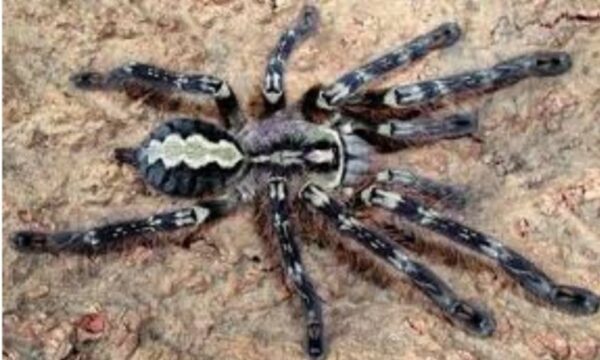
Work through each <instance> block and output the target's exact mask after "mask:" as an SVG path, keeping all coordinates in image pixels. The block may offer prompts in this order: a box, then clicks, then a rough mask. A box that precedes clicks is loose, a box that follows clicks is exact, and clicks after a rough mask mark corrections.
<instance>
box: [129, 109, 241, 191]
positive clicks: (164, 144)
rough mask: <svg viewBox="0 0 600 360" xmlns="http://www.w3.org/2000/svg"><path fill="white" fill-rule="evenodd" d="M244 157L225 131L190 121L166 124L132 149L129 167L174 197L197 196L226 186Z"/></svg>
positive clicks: (158, 188) (238, 169)
mask: <svg viewBox="0 0 600 360" xmlns="http://www.w3.org/2000/svg"><path fill="white" fill-rule="evenodd" d="M245 162H246V155H245V154H244V152H243V151H242V148H241V147H240V146H239V144H238V142H237V141H236V139H235V138H234V137H233V136H232V135H231V134H229V133H228V132H227V131H225V130H223V129H220V128H218V127H217V126H215V125H212V124H210V123H207V122H204V121H201V120H194V119H175V120H171V121H168V122H166V123H164V124H162V125H161V126H159V127H158V128H157V129H156V130H154V131H153V132H152V133H151V134H150V136H149V137H148V138H147V139H146V140H145V141H144V142H143V143H142V144H141V146H140V147H138V148H137V149H135V161H128V163H130V164H133V165H134V166H136V167H137V168H138V170H139V172H140V173H141V174H142V176H143V177H144V179H145V180H146V182H147V183H149V184H150V185H151V186H153V187H154V188H156V189H157V190H159V191H162V192H164V193H167V194H169V195H176V196H185V197H190V196H199V195H202V194H204V193H207V192H213V191H215V190H219V189H222V188H224V187H225V186H227V185H228V184H229V183H230V182H231V181H232V180H233V179H235V178H236V177H237V175H239V174H240V172H241V171H242V169H243V168H244V164H245Z"/></svg>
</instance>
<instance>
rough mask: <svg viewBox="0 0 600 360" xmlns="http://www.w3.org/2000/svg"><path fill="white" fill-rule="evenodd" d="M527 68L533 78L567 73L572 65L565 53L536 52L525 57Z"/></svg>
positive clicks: (569, 57)
mask: <svg viewBox="0 0 600 360" xmlns="http://www.w3.org/2000/svg"><path fill="white" fill-rule="evenodd" d="M526 63H528V64H527V67H528V68H529V70H530V71H531V73H532V74H533V75H534V76H557V75H560V74H563V73H565V72H567V71H568V70H569V69H570V68H571V66H572V65H573V61H572V60H571V56H570V55H569V54H568V53H565V52H559V51H547V52H537V53H534V54H532V55H531V56H528V57H527V56H526Z"/></svg>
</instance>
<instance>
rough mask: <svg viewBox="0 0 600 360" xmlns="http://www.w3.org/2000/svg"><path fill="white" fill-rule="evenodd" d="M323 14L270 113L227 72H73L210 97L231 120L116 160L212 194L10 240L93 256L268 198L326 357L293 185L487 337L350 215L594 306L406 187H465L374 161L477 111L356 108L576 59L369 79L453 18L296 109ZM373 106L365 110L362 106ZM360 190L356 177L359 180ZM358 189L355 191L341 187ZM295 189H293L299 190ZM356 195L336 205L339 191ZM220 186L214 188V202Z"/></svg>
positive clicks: (155, 137) (450, 295) (170, 184)
mask: <svg viewBox="0 0 600 360" xmlns="http://www.w3.org/2000/svg"><path fill="white" fill-rule="evenodd" d="M318 20H319V16H318V12H317V9H316V8H315V7H312V6H304V8H303V9H302V13H301V14H300V16H299V17H298V19H297V20H296V21H295V22H294V23H293V25H291V26H290V27H289V28H288V29H287V30H286V31H285V32H283V34H282V35H281V36H280V38H279V40H278V42H277V45H276V46H275V48H274V49H273V50H272V52H271V53H270V55H269V58H268V62H267V66H266V71H265V76H264V83H263V87H262V98H263V103H264V109H265V114H264V116H263V117H262V119H260V121H256V122H247V121H246V118H245V116H244V114H243V113H242V111H241V110H240V107H239V105H238V101H237V99H236V96H235V94H234V92H233V90H232V89H231V88H230V86H228V84H227V83H226V82H224V81H223V80H221V79H219V78H217V77H215V76H212V75H204V74H183V73H176V72H173V71H169V70H165V69H162V68H159V67H156V66H152V65H147V64H140V63H131V64H128V65H125V66H121V67H118V68H115V69H114V70H111V71H109V72H108V73H106V74H102V73H98V72H80V73H77V74H75V75H74V76H73V77H72V78H71V82H72V83H73V84H74V85H75V87H77V88H79V89H84V90H122V89H124V88H125V87H126V85H127V84H132V83H133V84H138V85H142V86H145V87H149V88H152V89H154V90H156V91H159V92H163V93H164V92H167V93H168V92H177V93H183V94H188V95H208V96H209V97H212V98H214V100H215V101H216V104H217V107H218V110H219V113H220V115H221V116H222V118H223V121H224V125H225V128H222V127H219V126H216V125H214V124H213V123H211V122H208V121H205V120H203V119H188V118H178V119H174V120H170V121H167V122H166V123H164V124H162V125H161V126H159V127H158V128H157V129H156V130H154V131H153V132H152V133H151V134H150V135H149V136H148V137H147V138H146V139H145V140H144V141H143V142H142V143H141V144H140V145H139V146H136V147H133V148H120V149H117V150H116V151H115V156H116V159H117V160H118V161H119V162H121V163H125V164H128V165H131V166H133V167H135V168H136V169H137V171H138V172H139V173H140V174H141V177H143V179H144V180H145V181H146V182H147V183H148V184H150V185H151V186H152V187H154V188H155V189H157V190H158V191H160V192H162V193H165V194H167V195H173V196H180V197H186V198H197V197H202V198H204V200H200V201H198V202H197V203H196V205H195V206H192V207H188V208H182V209H179V210H175V211H169V212H163V213H159V214H156V215H153V216H150V217H148V218H144V219H135V220H127V221H120V222H115V223H110V224H107V225H102V226H97V227H93V228H90V229H87V230H83V231H65V232H56V233H41V232H33V231H21V232H17V233H15V234H13V236H12V237H11V240H12V245H13V246H14V247H15V248H16V249H18V250H21V251H26V252H44V251H52V252H56V251H72V252H89V251H94V252H95V251H98V250H102V249H106V248H108V247H110V246H112V245H114V244H116V243H118V242H120V241H122V240H123V239H125V238H128V237H132V236H135V235H140V234H146V233H153V232H160V231H170V230H176V229H179V228H182V227H189V226H199V225H206V224H208V223H210V222H212V221H215V220H217V219H219V218H222V217H224V216H226V215H228V214H230V213H231V212H232V211H234V210H235V209H237V208H239V207H241V206H242V205H244V204H248V203H250V202H253V201H255V200H258V199H259V198H260V195H262V194H268V198H269V202H270V211H269V213H270V218H271V222H272V228H273V233H274V235H275V237H276V239H277V240H278V254H279V255H280V257H281V262H282V269H283V272H284V277H285V279H286V282H287V283H288V285H289V286H290V288H291V289H293V290H294V291H295V293H296V294H297V295H298V296H299V298H300V300H301V302H302V305H303V308H304V317H305V326H306V337H307V353H308V356H310V357H311V358H318V357H321V356H322V355H324V353H325V344H324V325H323V319H322V310H321V301H320V299H319V296H318V295H317V293H316V291H315V288H314V286H313V284H312V282H311V280H310V278H309V276H308V275H307V273H306V271H305V269H304V267H303V264H302V260H301V255H300V251H299V245H298V243H297V238H296V236H295V234H294V231H293V226H292V224H291V222H292V218H291V208H290V203H291V202H292V199H291V196H290V195H289V193H290V191H292V193H293V194H298V199H294V200H297V202H298V203H300V204H303V205H302V206H306V207H308V208H309V209H311V208H312V210H310V211H312V212H313V213H314V214H319V213H320V214H322V215H323V216H324V219H326V221H328V222H329V223H330V226H333V228H335V230H337V231H338V232H339V233H341V235H343V237H344V238H345V239H346V240H344V241H345V242H346V248H352V247H354V248H358V249H362V250H363V251H364V256H366V257H368V258H369V259H370V261H372V262H373V263H374V264H377V265H379V266H382V267H385V268H387V269H388V270H389V271H391V272H399V273H401V274H403V275H404V276H405V277H406V278H407V279H408V280H409V281H410V282H411V283H412V284H414V286H415V287H416V288H417V289H419V290H420V291H421V292H422V293H423V294H424V295H426V296H427V297H428V298H429V299H430V300H431V302H432V303H433V304H434V305H435V306H436V307H437V308H439V309H440V311H441V312H442V314H443V315H444V316H445V317H447V318H448V319H450V320H451V321H453V322H454V323H456V324H458V325H460V326H462V327H463V328H466V329H467V330H468V331H470V332H473V333H475V334H479V335H482V336H489V335H491V334H492V332H493V331H494V329H495V322H494V319H493V317H492V315H491V314H490V312H488V311H487V310H485V309H482V308H481V307H479V306H475V305H472V304H470V303H469V302H467V301H465V300H463V299H462V298H461V297H459V296H458V295H457V294H455V293H454V291H452V290H451V288H450V286H448V285H447V284H446V283H445V282H444V281H443V280H441V279H440V278H439V277H438V276H437V275H436V274H434V273H433V272H432V271H431V270H429V269H428V268H427V267H426V266H425V265H423V264H421V263H420V262H417V261H415V260H413V259H412V258H411V257H410V256H409V255H408V254H407V252H406V250H405V249H404V247H403V246H401V245H402V244H400V243H397V242H393V241H391V240H390V239H388V238H387V237H386V236H384V235H382V233H381V232H379V231H376V230H372V229H370V228H369V227H367V226H366V225H364V224H363V223H362V222H361V221H359V220H358V219H357V217H355V215H353V214H354V213H355V212H356V211H357V210H359V209H360V208H369V207H379V208H382V209H384V210H387V211H388V212H390V213H391V214H393V215H395V216H397V217H399V218H401V219H403V220H406V221H408V222H411V223H414V224H415V225H416V226H419V227H422V228H424V229H427V230H429V231H432V232H434V233H438V234H440V235H442V236H443V237H445V238H447V239H448V240H449V241H450V242H451V243H452V244H455V245H457V246H458V247H459V248H464V249H467V250H470V251H471V252H473V253H476V254H480V255H483V256H484V257H486V258H488V259H491V260H492V261H495V262H496V263H497V264H498V265H499V266H500V267H501V268H502V269H503V270H504V271H505V272H506V273H507V274H508V275H509V276H510V277H512V278H514V280H516V282H517V283H519V284H520V285H521V286H522V287H523V288H524V289H525V290H526V291H527V292H528V293H530V294H532V295H534V296H535V297H537V298H538V299H540V300H541V301H543V302H546V303H548V304H551V305H553V306H555V307H557V308H559V309H561V310H564V311H567V312H570V313H574V314H592V313H595V312H597V311H598V307H599V305H598V304H599V297H598V296H597V295H595V294H594V293H592V292H591V291H589V290H586V289H583V288H578V287H574V286H568V285H561V284H557V283H556V282H554V281H553V280H552V279H550V278H549V277H548V276H547V275H546V274H544V273H543V272H542V271H541V270H540V269H538V268H537V267H536V266H535V265H534V264H533V263H532V262H531V261H529V260H527V259H526V258H525V257H523V256H522V255H520V254H518V253H517V252H516V251H514V250H512V249H511V248H509V247H507V246H505V245H503V244H502V243H501V242H500V241H498V240H497V239H495V238H494V237H492V236H489V235H485V234H483V233H481V232H479V231H477V230H474V229H472V228H470V227H467V226H465V225H463V224H461V223H459V222H457V221H455V220H452V219H450V218H448V217H445V216H444V215H442V214H440V213H438V212H436V211H435V210H433V209H432V208H430V207H428V206H427V205H425V204H424V203H422V202H420V201H419V200H417V199H416V198H414V197H411V196H409V195H407V194H406V191H404V192H400V193H399V192H398V191H396V192H394V191H392V190H393V189H394V188H396V189H397V188H398V187H401V188H402V189H404V190H408V191H409V192H411V193H416V194H417V195H420V196H425V197H430V198H433V199H437V200H440V201H444V200H445V199H447V198H449V197H453V196H458V197H460V196H461V194H457V192H458V190H457V189H456V188H455V187H452V186H448V185H446V184H442V183H439V182H436V181H434V180H431V179H428V178H425V177H422V176H419V175H417V174H415V173H413V172H412V171H410V170H407V169H383V171H381V170H382V169H379V171H380V172H376V169H374V166H373V165H372V162H370V158H371V157H372V155H373V154H374V152H375V150H377V149H378V148H379V146H380V145H382V144H384V143H385V144H388V145H389V144H392V145H395V146H396V149H398V148H400V147H402V146H403V145H405V144H410V143H413V142H415V141H418V142H430V141H433V140H438V139H448V138H458V137H464V136H470V135H473V133H474V132H475V131H476V130H477V127H478V121H477V118H476V116H475V115H473V114H469V113H459V114H454V115H450V116H447V117H444V118H441V119H437V120H434V119H432V118H426V117H418V118H416V117H412V118H407V117H406V116H405V117H404V118H398V117H396V118H393V119H390V118H388V119H385V120H382V121H375V120H373V119H372V118H369V117H367V116H364V113H365V112H361V111H358V110H357V109H388V110H389V109H395V110H398V111H400V112H402V111H408V112H405V114H409V113H410V111H409V110H415V109H419V108H422V106H423V105H427V106H432V105H436V104H439V103H440V101H441V100H443V99H445V98H448V97H456V96H460V95H465V94H470V93H474V92H489V91H493V90H496V89H499V88H502V87H505V86H508V85H512V84H515V83H517V82H519V81H521V80H523V79H526V78H528V77H546V76H556V75H560V74H563V73H565V72H566V71H568V70H569V69H570V67H571V58H570V56H569V55H568V54H567V53H563V52H550V51H548V52H535V53H530V54H526V55H522V56H519V57H515V58H512V59H509V60H506V61H503V62H501V63H498V64H496V65H494V66H492V67H490V68H486V69H481V70H476V71H472V72H467V73H462V74H457V75H452V76H447V77H442V78H439V79H435V80H429V81H423V82H419V83H416V84H410V85H403V86H395V87H390V88H386V89H379V90H375V91H374V90H371V91H363V90H361V89H362V88H363V86H365V85H367V84H368V83H369V82H371V81H372V80H374V79H376V78H377V77H380V76H382V75H384V74H386V73H388V72H390V71H392V70H396V69H401V68H406V67H407V66H408V65H410V64H411V63H413V62H415V61H417V60H419V59H421V58H423V57H424V56H425V55H427V54H428V53H429V52H431V51H433V50H435V49H440V48H444V47H448V46H450V45H452V44H454V43H455V42H456V41H457V40H458V39H459V37H460V35H461V30H460V28H459V26H458V25H457V24H455V23H445V24H442V25H440V26H439V27H437V28H435V29H433V30H432V31H430V32H428V33H426V34H424V35H421V36H419V37H416V38H415V39H413V40H411V41H410V42H408V43H406V44H404V45H402V46H399V47H397V48H395V49H394V50H392V51H391V52H389V53H387V54H384V55H383V56H381V57H379V58H376V59H375V60H373V61H371V62H368V63H366V64H364V65H362V66H360V67H358V68H357V69H355V70H353V71H350V72H348V73H346V74H344V75H342V76H341V77H340V78H338V79H337V80H336V81H335V82H334V83H332V84H331V85H328V86H321V85H316V86H314V87H312V88H311V89H310V90H308V91H307V92H306V93H305V95H304V96H303V97H302V98H301V100H300V101H299V102H297V103H294V104H292V105H289V106H288V105H286V96H285V92H284V76H285V67H286V64H287V61H288V59H289V57H290V55H291V53H292V51H293V50H294V49H295V48H296V47H297V46H298V45H299V44H300V43H302V42H303V41H304V40H305V39H306V38H308V37H309V35H311V34H313V33H314V32H315V31H316V29H317V25H318V23H319V21H318ZM361 114H363V115H361ZM359 185H360V186H359ZM342 188H344V189H350V190H351V192H352V195H351V196H348V195H347V192H344V193H342V192H341V191H339V190H340V189H342ZM290 189H291V190H290ZM334 191H338V195H339V196H340V197H341V196H342V195H346V196H345V199H346V200H347V201H344V202H342V201H340V200H336V199H335V198H334V197H332V196H331V195H330V193H332V192H334ZM208 194H210V195H211V197H208V198H207V197H206V195H208Z"/></svg>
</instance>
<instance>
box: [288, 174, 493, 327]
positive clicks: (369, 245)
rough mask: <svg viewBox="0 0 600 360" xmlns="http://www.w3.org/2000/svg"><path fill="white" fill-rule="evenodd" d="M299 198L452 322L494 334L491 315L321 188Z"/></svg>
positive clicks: (310, 187) (305, 191)
mask: <svg viewBox="0 0 600 360" xmlns="http://www.w3.org/2000/svg"><path fill="white" fill-rule="evenodd" d="M300 196H301V198H302V199H303V200H304V201H305V202H306V203H307V204H308V205H310V206H312V207H314V208H316V209H317V210H319V211H320V212H321V213H322V214H324V215H325V216H326V217H327V218H328V219H329V220H331V221H332V222H333V224H335V226H336V228H337V229H338V230H339V231H340V232H341V233H343V234H346V235H348V236H350V237H352V238H353V239H355V240H356V241H357V242H358V243H359V244H360V245H361V246H362V247H364V248H365V249H367V250H368V251H369V252H370V254H371V255H373V256H375V257H376V258H379V259H380V260H383V261H384V262H386V263H387V264H388V265H390V266H392V267H393V268H394V269H396V270H398V271H400V272H402V273H404V274H405V275H406V276H407V277H408V278H409V279H410V281H411V282H412V283H413V284H414V285H415V286H416V287H417V288H419V290H421V291H422V292H423V293H424V294H425V295H426V296H427V297H429V298H430V299H431V300H432V301H433V303H434V304H435V305H437V306H438V307H439V308H440V309H441V310H442V311H443V313H444V314H445V315H446V316H448V317H449V318H450V319H451V320H452V321H453V322H455V323H457V324H458V325H460V326H461V327H463V328H465V329H467V330H468V331H470V332H473V333H476V334H479V335H482V336H489V335H491V334H492V333H493V331H494V329H495V322H494V319H493V317H492V315H491V314H489V313H488V312H487V311H484V310H482V309H479V308H477V307H475V306H473V305H471V304H469V303H467V302H466V301H464V300H461V299H460V298H458V297H457V295H456V294H455V293H454V292H453V291H452V289H450V287H449V286H448V285H446V283H444V281H443V280H441V279H440V278H439V277H438V276H437V275H435V274H434V273H433V272H432V271H431V270H429V269H428V268H427V267H425V266H424V265H422V264H421V263H419V262H416V261H414V260H412V259H410V258H409V257H408V256H407V255H406V254H405V253H404V251H403V250H402V248H400V247H399V246H398V245H397V244H395V243H394V242H392V241H390V240H388V239H387V238H385V237H383V236H381V235H379V234H377V233H375V232H373V231H371V230H369V229H368V228H367V227H365V226H364V225H363V224H362V223H361V222H360V221H358V220H357V219H356V218H354V217H353V216H352V215H350V213H349V212H348V210H347V209H346V208H345V207H344V206H343V205H342V204H340V203H339V202H337V201H335V200H333V199H332V198H330V197H329V196H328V195H327V194H326V193H325V192H324V191H323V190H322V189H320V188H319V187H317V186H315V185H312V184H309V185H307V186H305V187H304V189H303V190H302V191H301V193H300Z"/></svg>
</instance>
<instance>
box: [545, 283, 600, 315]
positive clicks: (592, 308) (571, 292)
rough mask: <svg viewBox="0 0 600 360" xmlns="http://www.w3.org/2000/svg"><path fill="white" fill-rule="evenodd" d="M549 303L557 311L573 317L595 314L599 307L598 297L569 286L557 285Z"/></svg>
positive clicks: (599, 298)
mask: <svg viewBox="0 0 600 360" xmlns="http://www.w3.org/2000/svg"><path fill="white" fill-rule="evenodd" d="M549 301H550V302H551V303H552V304H553V305H554V306H556V307H557V308H558V309H560V310H563V311H565V312H568V313H571V314H575V315H590V314H595V313H596V312H598V308H599V307H600V297H598V295H596V294H594V293H593V292H591V291H589V290H587V289H583V288H580V287H576V286H570V285H557V286H556V287H555V288H554V291H553V292H552V293H551V299H549Z"/></svg>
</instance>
